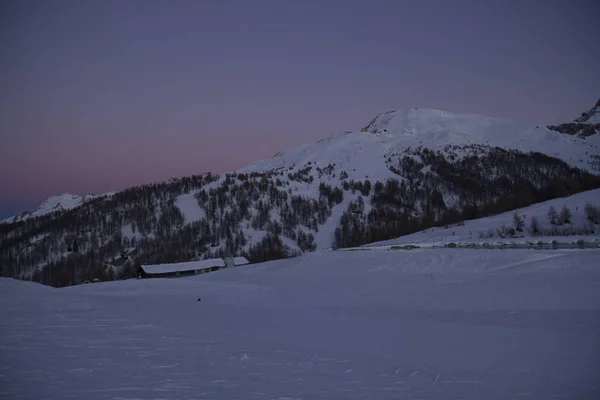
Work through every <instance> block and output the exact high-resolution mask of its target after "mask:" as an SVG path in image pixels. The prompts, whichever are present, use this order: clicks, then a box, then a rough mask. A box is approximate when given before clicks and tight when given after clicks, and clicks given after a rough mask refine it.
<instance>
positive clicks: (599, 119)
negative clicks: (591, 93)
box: [575, 99, 600, 124]
mask: <svg viewBox="0 0 600 400" xmlns="http://www.w3.org/2000/svg"><path fill="white" fill-rule="evenodd" d="M575 122H580V123H582V124H600V99H598V101H597V102H596V105H595V106H594V108H592V109H590V110H588V111H586V112H584V113H583V114H581V116H580V117H579V118H575Z"/></svg>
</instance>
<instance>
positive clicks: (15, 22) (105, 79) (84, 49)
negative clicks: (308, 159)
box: [0, 0, 600, 217]
mask: <svg viewBox="0 0 600 400" xmlns="http://www.w3.org/2000/svg"><path fill="white" fill-rule="evenodd" d="M599 14H600V4H599V3H598V2H596V1H588V0H581V1H568V0H564V1H558V0H556V1H555V0H528V1H522V0H503V1H495V2H490V1H481V0H473V1H466V0H452V1H442V0H436V1H433V0H415V1H408V0H407V1H403V0H339V1H338V0H315V1H313V0H296V1H293V0H290V1H281V0H252V1H247V0H204V1H196V0H190V1H186V0H172V1H167V0H162V1H158V0H127V1H122V0H116V1H115V0H103V1H96V0H52V1H46V0H39V1H31V0H4V1H2V2H0V88H2V89H1V90H0V217H8V216H11V215H13V214H15V213H16V212H19V211H22V210H32V209H34V208H35V207H36V206H37V205H39V204H40V203H41V202H42V201H43V200H44V199H46V198H47V197H49V196H51V195H58V194H61V193H66V192H68V193H76V194H80V195H84V194H87V193H104V192H107V191H113V190H120V189H124V188H126V187H130V186H134V185H138V184H143V183H149V182H156V181H161V180H165V179H169V178H171V177H178V176H185V175H193V174H198V173H203V172H208V171H211V172H217V173H218V172H227V171H233V170H235V169H237V168H240V167H242V166H244V165H246V164H248V163H250V162H252V161H255V160H258V159H263V158H267V157H270V156H272V155H273V154H275V153H277V152H278V151H280V150H284V149H287V148H290V147H293V146H295V145H298V144H303V143H310V142H314V141H317V140H319V139H322V138H324V137H327V136H330V135H332V134H336V133H340V132H343V131H346V130H359V129H360V128H362V127H363V126H364V125H366V124H367V123H368V122H369V120H371V119H372V118H373V117H374V116H376V115H377V114H379V113H380V112H383V111H387V110H391V109H404V108H414V107H426V108H435V109H442V110H447V111H452V112H467V113H474V114H483V115H489V116H492V117H501V118H509V119H514V120H518V121H524V122H531V123H535V124H537V123H541V124H547V123H559V122H566V121H570V120H572V119H573V118H575V117H578V116H579V115H580V114H581V112H583V111H585V110H587V109H589V108H591V107H592V106H593V105H594V104H595V102H596V101H597V100H598V98H599V97H600V74H599V73H598V71H600V48H599V47H598V38H599V37H600V25H598V24H597V19H598V18H597V17H598V15H599Z"/></svg>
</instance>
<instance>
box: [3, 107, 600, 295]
mask: <svg viewBox="0 0 600 400" xmlns="http://www.w3.org/2000/svg"><path fill="white" fill-rule="evenodd" d="M599 137H600V135H595V136H593V137H580V136H578V135H565V134H563V133H561V132H558V131H556V130H552V129H548V128H546V127H543V126H536V125H528V124H523V123H519V122H515V121H509V120H504V119H498V118H489V117H485V116H480V115H471V114H456V113H450V112H446V111H440V110H431V109H411V110H400V111H389V112H385V113H382V114H380V115H378V116H377V117H376V118H374V119H373V120H372V121H371V122H369V123H368V124H367V125H366V126H365V127H363V128H362V129H360V128H359V129H357V130H356V131H354V132H346V133H342V134H337V135H333V136H330V137H328V138H326V139H324V140H321V141H319V142H317V143H312V144H306V145H302V146H297V147H295V148H292V149H289V150H285V151H282V152H280V153H278V154H277V155H275V156H274V157H272V158H269V159H265V160H259V161H257V162H254V163H252V164H250V165H248V166H246V167H244V168H242V169H240V170H238V171H235V172H232V173H229V174H223V175H216V174H210V173H209V174H203V175H197V176H192V177H185V178H181V179H173V180H169V181H166V182H163V183H157V184H152V185H144V186H139V187H134V188H130V189H127V190H124V191H121V192H118V193H115V194H113V195H111V196H104V197H103V198H95V199H94V201H83V200H81V199H80V198H78V197H76V196H73V197H71V200H72V201H70V202H69V201H68V199H67V200H62V201H54V202H49V203H48V206H46V207H44V208H43V209H44V210H46V209H49V208H50V209H54V208H53V207H55V206H57V207H58V205H59V204H60V207H63V211H58V212H56V213H54V214H51V215H52V217H51V218H48V215H50V214H46V217H44V218H34V217H29V218H27V219H25V220H23V219H22V218H21V219H20V220H17V221H15V222H13V223H10V224H0V242H1V243H2V246H0V265H2V266H3V270H2V275H4V276H16V277H21V278H30V279H33V280H38V281H43V282H45V283H52V284H65V283H66V282H77V281H81V280H83V279H90V278H91V277H96V276H98V275H102V274H104V275H106V274H108V275H106V276H107V277H110V276H112V275H119V274H120V275H122V276H127V275H128V274H130V273H131V270H132V268H134V266H135V265H137V264H138V263H164V262H178V261H189V260H192V259H203V258H214V257H224V256H228V255H244V256H246V257H247V258H248V259H250V260H251V261H263V260H268V259H275V258H283V257H290V256H294V255H299V254H301V253H303V252H307V251H314V250H316V249H326V248H331V247H348V246H355V245H360V244H365V243H369V242H374V241H378V240H385V239H390V238H393V237H397V236H401V235H406V234H410V233H414V232H418V231H421V230H423V229H427V228H429V227H432V226H439V225H445V224H453V223H458V222H460V221H464V220H469V219H474V218H479V217H484V216H490V215H494V214H498V213H502V212H506V211H510V210H513V209H515V208H518V207H524V206H528V205H531V204H533V203H536V202H541V201H546V200H550V199H553V198H557V197H564V196H568V195H571V194H574V193H578V192H582V191H586V190H591V189H596V188H600V175H598V173H599V172H600V142H599V141H598V140H597V139H598V138H599ZM40 215H42V214H40ZM75 239H76V240H77V244H78V246H77V247H78V249H79V252H78V253H70V252H69V251H68V249H69V248H71V247H72V244H73V243H72V242H73V241H74V240H75ZM107 271H108V272H107ZM65 274H66V275H65Z"/></svg>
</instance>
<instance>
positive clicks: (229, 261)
mask: <svg viewBox="0 0 600 400" xmlns="http://www.w3.org/2000/svg"><path fill="white" fill-rule="evenodd" d="M246 264H250V261H248V260H247V259H246V257H227V258H226V259H225V265H226V266H227V267H228V268H229V267H238V266H240V265H246Z"/></svg>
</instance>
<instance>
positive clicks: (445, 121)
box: [237, 108, 600, 179]
mask: <svg viewBox="0 0 600 400" xmlns="http://www.w3.org/2000/svg"><path fill="white" fill-rule="evenodd" d="M419 147H423V148H428V149H432V150H439V151H442V152H444V153H448V154H450V153H452V152H454V151H456V150H457V149H458V148H462V151H459V153H460V154H462V155H466V154H473V153H475V154H476V153H483V152H485V151H486V149H489V148H493V147H501V148H503V149H514V150H518V151H521V152H525V153H528V152H540V153H543V154H546V155H549V156H552V157H557V158H559V159H561V160H564V161H566V162H567V163H569V164H570V165H572V166H575V167H578V168H583V169H586V170H589V171H595V172H598V171H600V165H596V164H594V163H591V162H590V161H591V160H590V157H589V156H590V155H598V154H600V142H594V141H587V140H584V139H582V138H580V137H572V136H566V135H561V134H560V133H559V132H557V131H554V130H551V129H548V128H545V127H542V126H539V125H530V124H525V123H521V122H516V121H511V120H506V119H499V118H490V117H485V116H481V115H474V114H456V113H450V112H446V111H440V110H432V109H422V108H421V109H417V108H415V109H411V110H399V111H388V112H384V113H382V114H379V115H378V116H377V117H375V118H374V119H373V120H372V121H371V122H370V123H369V124H368V125H367V126H366V127H365V128H363V129H362V130H361V131H360V132H359V131H357V132H346V133H342V134H338V135H334V136H331V137H329V138H327V139H325V140H321V141H319V142H317V143H312V144H307V145H303V146H298V147H295V148H292V149H290V150H287V151H283V152H280V153H278V154H277V155H276V156H274V157H272V158H269V159H266V160H261V161H258V162H255V163H252V164H250V165H249V166H247V167H245V168H242V169H241V170H239V171H237V172H243V173H247V172H255V171H264V170H268V169H279V168H285V167H290V166H293V165H295V166H299V167H301V166H304V165H307V164H308V163H309V162H311V163H312V164H314V165H327V164H329V163H334V164H335V165H336V166H337V167H338V168H342V169H344V168H345V169H346V170H347V172H348V174H349V176H350V177H351V178H358V179H363V178H365V177H371V178H375V179H382V178H386V177H388V176H389V175H390V170H389V168H388V166H387V165H386V162H385V161H386V160H387V159H388V158H389V157H391V156H392V155H393V154H403V153H404V152H405V151H406V150H407V149H417V148H419ZM354 172H356V173H354Z"/></svg>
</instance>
